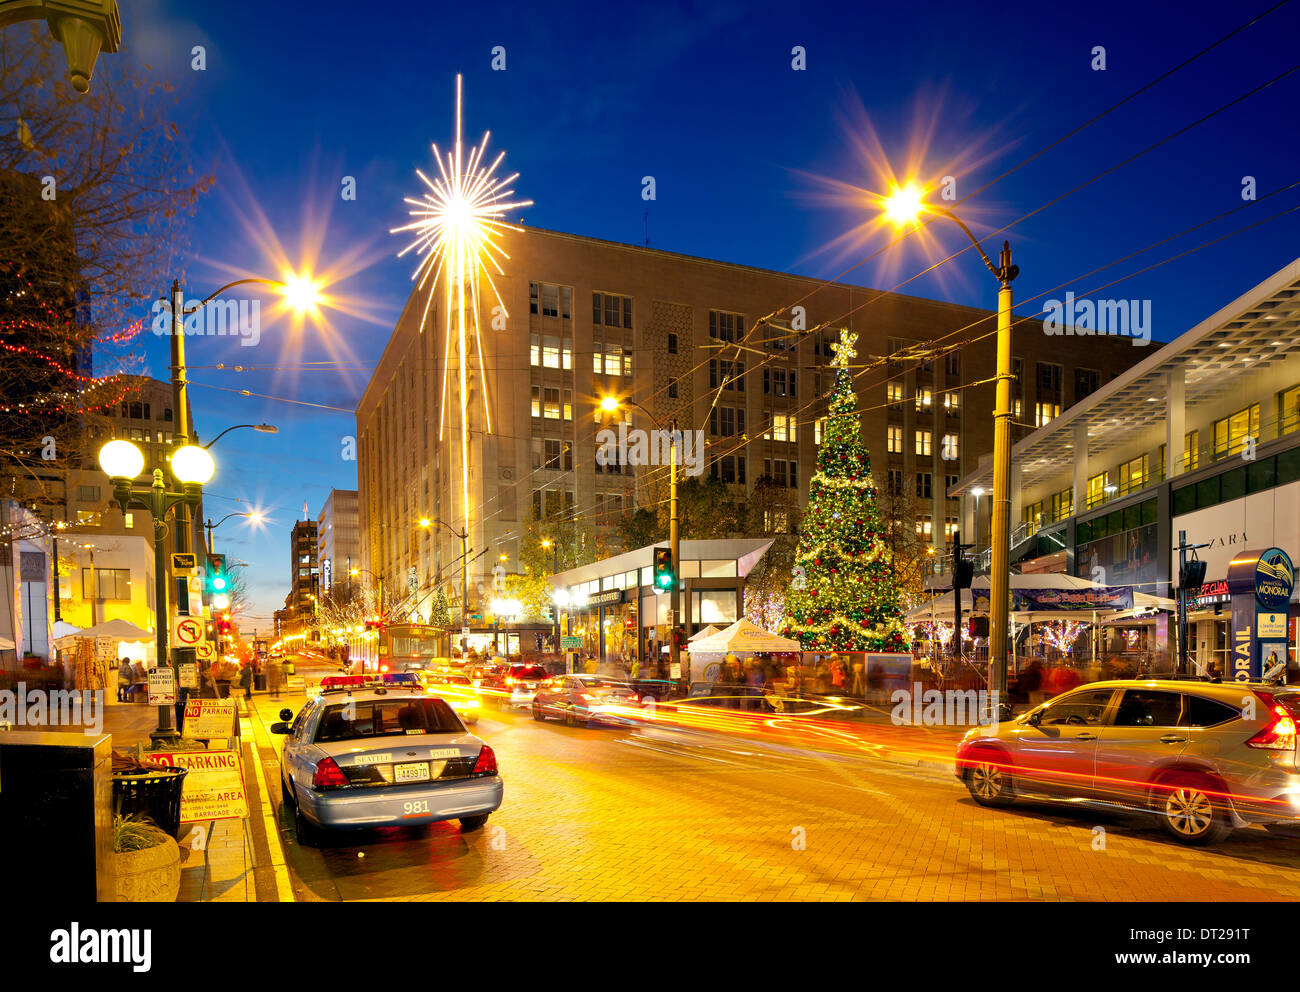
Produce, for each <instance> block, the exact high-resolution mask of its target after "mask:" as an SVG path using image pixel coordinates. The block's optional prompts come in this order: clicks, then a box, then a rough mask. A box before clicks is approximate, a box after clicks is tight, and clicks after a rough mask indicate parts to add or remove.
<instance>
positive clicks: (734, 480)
mask: <svg viewBox="0 0 1300 992" xmlns="http://www.w3.org/2000/svg"><path fill="white" fill-rule="evenodd" d="M709 474H710V475H712V476H713V477H714V478H715V479H721V480H722V481H723V482H725V483H727V484H728V485H744V484H745V456H744V455H723V456H722V457H721V458H719V459H717V460H716V461H715V462H714V463H713V464H712V465H710V466H709Z"/></svg>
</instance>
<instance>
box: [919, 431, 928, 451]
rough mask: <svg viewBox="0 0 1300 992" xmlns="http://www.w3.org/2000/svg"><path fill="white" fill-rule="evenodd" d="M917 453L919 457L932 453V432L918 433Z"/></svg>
mask: <svg viewBox="0 0 1300 992" xmlns="http://www.w3.org/2000/svg"><path fill="white" fill-rule="evenodd" d="M916 453H917V454H918V455H928V454H929V453H930V432H929V431H917V432H916Z"/></svg>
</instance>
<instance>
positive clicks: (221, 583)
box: [212, 575, 226, 592]
mask: <svg viewBox="0 0 1300 992" xmlns="http://www.w3.org/2000/svg"><path fill="white" fill-rule="evenodd" d="M212 588H213V589H215V590H217V592H221V591H222V590H223V589H225V588H226V577H225V576H224V575H218V576H216V577H215V578H213V580H212Z"/></svg>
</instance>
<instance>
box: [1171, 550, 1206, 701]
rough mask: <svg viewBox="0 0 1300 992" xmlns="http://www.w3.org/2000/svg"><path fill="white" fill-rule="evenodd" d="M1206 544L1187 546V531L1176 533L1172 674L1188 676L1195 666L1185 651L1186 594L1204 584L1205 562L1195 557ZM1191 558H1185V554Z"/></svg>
mask: <svg viewBox="0 0 1300 992" xmlns="http://www.w3.org/2000/svg"><path fill="white" fill-rule="evenodd" d="M1208 547H1209V545H1208V544H1188V543H1187V531H1185V530H1180V531H1179V532H1178V653H1177V654H1176V655H1175V656H1174V674H1175V675H1189V674H1191V672H1192V669H1193V667H1194V665H1195V662H1193V661H1192V658H1191V655H1190V654H1189V653H1188V650H1187V594H1188V593H1189V592H1191V591H1192V590H1193V589H1199V588H1200V587H1201V586H1202V585H1204V583H1205V562H1203V561H1201V560H1200V559H1199V558H1197V557H1196V552H1197V550H1198V549H1200V548H1208ZM1189 551H1190V552H1191V553H1192V557H1191V558H1190V559H1189V558H1188V557H1187V552H1189Z"/></svg>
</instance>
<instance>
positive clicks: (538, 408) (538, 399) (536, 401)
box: [533, 386, 542, 417]
mask: <svg viewBox="0 0 1300 992" xmlns="http://www.w3.org/2000/svg"><path fill="white" fill-rule="evenodd" d="M541 415H542V387H541V386H534V387H533V416H534V417H540V416H541Z"/></svg>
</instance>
